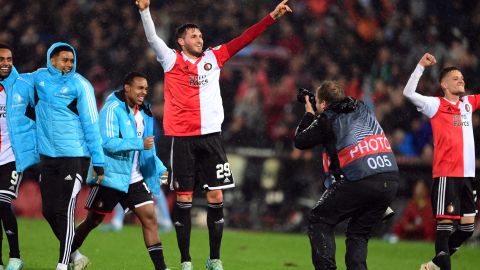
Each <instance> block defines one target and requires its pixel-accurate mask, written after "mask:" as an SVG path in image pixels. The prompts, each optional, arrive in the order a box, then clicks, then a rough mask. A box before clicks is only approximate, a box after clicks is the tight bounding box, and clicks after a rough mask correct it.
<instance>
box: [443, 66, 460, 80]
mask: <svg viewBox="0 0 480 270" xmlns="http://www.w3.org/2000/svg"><path fill="white" fill-rule="evenodd" d="M455 70H458V71H460V69H459V68H457V67H446V68H444V69H442V71H440V76H439V77H438V81H439V82H440V83H441V82H442V80H443V78H445V76H447V74H448V73H450V72H452V71H455Z"/></svg>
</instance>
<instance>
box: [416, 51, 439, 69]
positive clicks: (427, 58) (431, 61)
mask: <svg viewBox="0 0 480 270" xmlns="http://www.w3.org/2000/svg"><path fill="white" fill-rule="evenodd" d="M436 63H437V59H435V56H433V55H431V54H429V53H426V54H424V55H423V56H422V59H420V61H419V62H418V64H419V65H421V66H422V67H428V66H431V65H435V64H436Z"/></svg>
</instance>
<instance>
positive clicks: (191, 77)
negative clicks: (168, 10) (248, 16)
mask: <svg viewBox="0 0 480 270" xmlns="http://www.w3.org/2000/svg"><path fill="white" fill-rule="evenodd" d="M140 14H141V18H142V23H143V28H144V29H145V34H146V37H147V40H148V42H149V44H150V46H151V47H152V49H153V50H154V51H155V53H156V55H157V60H158V62H160V64H161V65H162V67H163V71H164V73H165V81H164V97H165V108H164V118H163V127H164V131H165V135H169V136H198V135H205V134H210V133H215V132H220V131H221V125H222V122H223V118H224V115H223V105H222V97H221V95H220V83H219V79H220V71H221V69H222V67H223V64H224V63H225V62H226V61H227V60H228V59H230V58H231V57H232V56H233V55H235V54H236V53H237V52H238V51H240V50H241V49H242V48H244V47H245V46H247V45H248V44H249V43H250V42H252V41H253V40H254V39H255V38H256V37H258V36H259V35H260V34H261V33H263V32H264V31H265V30H266V29H267V28H268V27H269V26H270V25H272V24H273V23H274V19H273V18H272V17H271V16H270V15H267V16H265V17H264V18H263V19H262V20H261V21H260V22H258V23H256V24H255V25H253V26H251V27H250V28H248V29H247V30H246V31H245V32H243V33H242V34H241V35H240V36H239V37H237V38H235V39H233V40H231V41H229V42H228V43H225V44H222V45H220V46H217V47H214V48H208V49H207V50H205V51H204V52H203V54H202V56H201V57H200V58H198V59H196V60H195V61H193V60H191V59H189V58H188V57H187V56H186V55H185V54H184V53H183V52H180V51H177V50H173V49H170V48H169V47H168V46H167V45H166V44H165V42H164V41H163V40H162V39H160V38H159V37H158V35H157V34H156V32H155V26H154V23H153V20H152V17H151V15H150V11H149V9H148V8H147V9H145V10H143V11H140Z"/></svg>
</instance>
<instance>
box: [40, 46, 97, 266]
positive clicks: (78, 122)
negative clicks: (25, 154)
mask: <svg viewBox="0 0 480 270" xmlns="http://www.w3.org/2000/svg"><path fill="white" fill-rule="evenodd" d="M76 63H77V61H76V55H75V50H74V48H73V47H72V46H70V45H68V44H66V43H55V44H53V45H52V46H51V47H50V48H49V49H48V52H47V68H41V69H38V70H37V71H35V72H34V73H33V78H34V83H35V96H36V97H37V98H38V100H37V104H36V106H35V113H36V120H37V133H38V151H39V153H40V160H41V161H40V162H41V168H40V191H41V193H42V208H43V215H44V217H45V219H46V220H47V221H48V223H49V224H50V227H51V228H52V230H53V232H54V234H55V236H56V237H57V238H58V240H59V241H60V255H59V260H58V264H57V270H66V269H67V267H68V263H69V261H70V253H71V249H70V248H71V245H72V241H73V237H74V230H75V227H74V225H75V224H74V212H75V203H76V201H77V195H78V192H79V191H80V188H81V184H82V182H83V181H84V179H85V178H86V176H87V173H88V168H89V164H90V159H91V162H92V164H93V169H94V171H95V173H96V174H97V175H98V176H99V177H100V178H102V177H103V163H104V155H103V149H102V137H101V136H100V131H99V128H98V111H97V108H96V101H95V96H94V93H93V87H92V85H91V84H90V82H89V81H87V80H86V79H85V78H84V77H83V76H81V75H80V74H78V73H77V72H76V71H75V69H76Z"/></svg>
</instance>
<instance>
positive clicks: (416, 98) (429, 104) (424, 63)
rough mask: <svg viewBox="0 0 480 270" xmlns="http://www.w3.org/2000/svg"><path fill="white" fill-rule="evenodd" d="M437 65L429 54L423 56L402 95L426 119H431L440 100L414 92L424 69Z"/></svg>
mask: <svg viewBox="0 0 480 270" xmlns="http://www.w3.org/2000/svg"><path fill="white" fill-rule="evenodd" d="M435 63H437V60H436V59H435V57H434V56H433V55H431V54H429V53H426V54H425V55H423V57H422V58H421V59H420V61H419V62H418V64H417V67H416V68H415V70H414V71H413V73H412V75H410V79H409V80H408V82H407V85H406V86H405V88H404V89H403V95H404V96H405V97H407V98H408V99H409V100H410V101H411V102H412V103H413V104H414V105H415V106H416V107H417V110H418V111H419V112H422V113H423V114H425V115H426V116H428V117H430V118H431V117H433V116H434V115H435V113H436V112H437V110H438V107H439V105H440V100H439V99H438V98H436V97H426V96H423V95H420V94H419V93H417V92H415V90H416V89H417V85H418V81H419V80H420V78H421V77H422V74H423V71H424V70H425V67H428V66H431V65H434V64H435Z"/></svg>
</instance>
